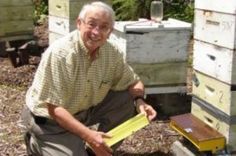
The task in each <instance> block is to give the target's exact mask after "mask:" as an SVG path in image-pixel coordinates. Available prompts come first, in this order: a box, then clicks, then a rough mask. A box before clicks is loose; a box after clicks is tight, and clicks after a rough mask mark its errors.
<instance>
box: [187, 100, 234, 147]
mask: <svg viewBox="0 0 236 156" xmlns="http://www.w3.org/2000/svg"><path fill="white" fill-rule="evenodd" d="M191 113H192V114H193V115H195V116H196V117H197V118H199V119H200V120H201V121H203V122H204V123H206V124H207V125H209V126H210V127H212V128H214V129H215V130H217V131H218V132H220V133H221V134H223V135H224V136H225V138H226V143H227V144H228V145H227V146H228V147H229V149H231V150H236V124H233V125H229V124H227V123H226V122H224V121H223V120H221V118H220V117H219V116H214V115H212V114H210V113H209V112H208V111H207V110H206V109H203V108H202V107H201V106H199V105H198V104H196V103H195V102H192V108H191Z"/></svg>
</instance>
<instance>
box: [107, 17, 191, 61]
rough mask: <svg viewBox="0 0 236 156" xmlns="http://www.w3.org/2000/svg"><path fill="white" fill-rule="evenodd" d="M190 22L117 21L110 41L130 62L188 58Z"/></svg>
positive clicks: (170, 20)
mask: <svg viewBox="0 0 236 156" xmlns="http://www.w3.org/2000/svg"><path fill="white" fill-rule="evenodd" d="M190 34H191V24H189V23H186V22H182V21H179V20H175V19H169V20H168V21H163V22H162V24H161V25H160V24H157V23H153V22H150V21H123V22H116V24H115V28H114V31H113V33H112V34H111V36H110V41H111V42H113V43H115V44H117V46H118V48H120V49H121V50H122V51H123V52H124V53H125V54H126V59H127V61H128V62H132V63H163V62H165V63H166V62H181V61H186V60H187V56H188V53H187V49H188V43H189V40H190Z"/></svg>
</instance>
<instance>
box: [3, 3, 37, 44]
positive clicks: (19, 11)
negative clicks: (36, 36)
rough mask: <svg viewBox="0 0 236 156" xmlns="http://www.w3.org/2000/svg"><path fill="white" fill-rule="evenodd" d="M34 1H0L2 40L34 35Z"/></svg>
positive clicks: (21, 38)
mask: <svg viewBox="0 0 236 156" xmlns="http://www.w3.org/2000/svg"><path fill="white" fill-rule="evenodd" d="M33 10H34V7H33V3H32V1H29V0H22V1H20V3H19V2H18V1H17V0H1V1H0V15H1V16H0V41H12V40H23V39H29V38H32V37H33V28H34V25H33Z"/></svg>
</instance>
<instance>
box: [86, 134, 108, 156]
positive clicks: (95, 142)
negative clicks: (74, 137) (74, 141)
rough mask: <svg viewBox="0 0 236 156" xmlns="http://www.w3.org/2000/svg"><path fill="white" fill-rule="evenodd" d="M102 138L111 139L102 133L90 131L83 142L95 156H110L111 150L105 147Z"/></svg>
mask: <svg viewBox="0 0 236 156" xmlns="http://www.w3.org/2000/svg"><path fill="white" fill-rule="evenodd" d="M103 138H111V136H110V135H108V134H106V133H104V132H98V131H94V130H90V132H89V133H88V135H87V136H86V138H85V141H87V143H88V144H89V145H90V146H91V148H92V150H93V151H94V153H95V154H96V156H112V149H111V148H110V147H109V146H107V144H106V143H105V141H104V139H103Z"/></svg>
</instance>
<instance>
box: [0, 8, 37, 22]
mask: <svg viewBox="0 0 236 156" xmlns="http://www.w3.org/2000/svg"><path fill="white" fill-rule="evenodd" d="M33 12H34V8H33V6H30V5H28V6H15V7H12V6H10V7H0V15H1V16H0V22H5V21H12V20H32V21H33Z"/></svg>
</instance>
